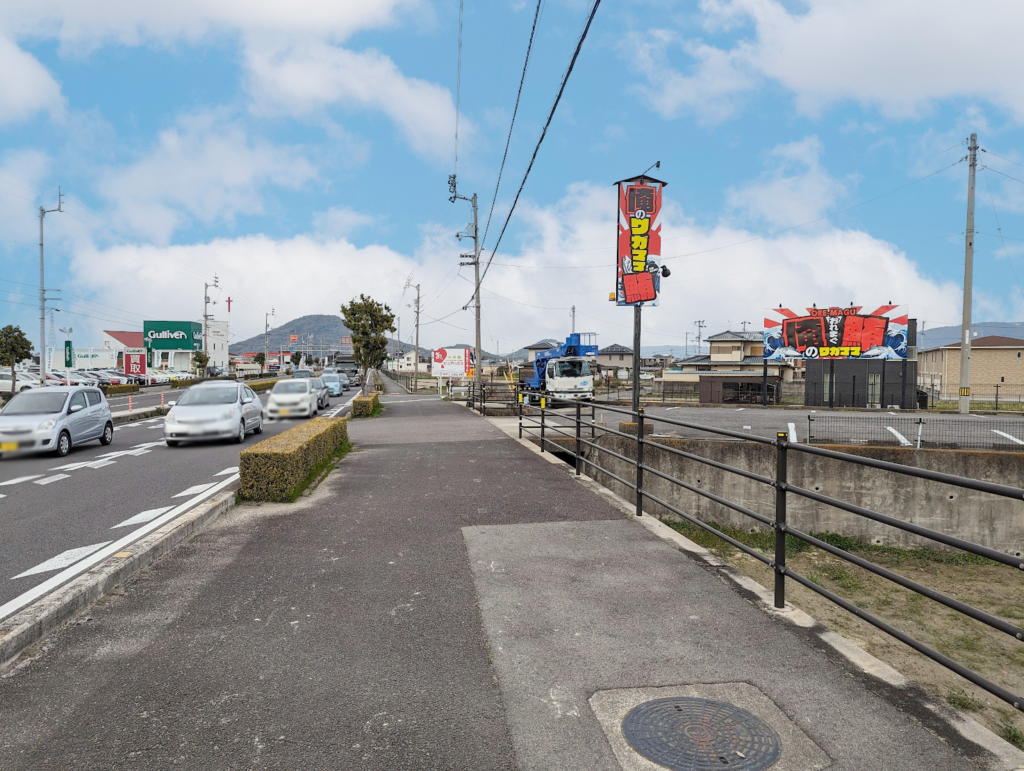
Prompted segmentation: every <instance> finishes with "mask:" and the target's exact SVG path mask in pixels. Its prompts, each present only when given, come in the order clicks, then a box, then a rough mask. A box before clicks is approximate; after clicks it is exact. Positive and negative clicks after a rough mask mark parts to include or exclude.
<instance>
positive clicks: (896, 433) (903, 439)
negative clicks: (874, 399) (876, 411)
mask: <svg viewBox="0 0 1024 771" xmlns="http://www.w3.org/2000/svg"><path fill="white" fill-rule="evenodd" d="M885 429H886V431H888V432H889V433H890V434H892V435H893V436H895V437H896V438H897V439H899V440H900V444H901V445H903V446H904V447H910V446H911V444H913V443H912V442H910V441H909V440H908V439H907V437H905V436H903V434H901V433H900V432H899V431H897V430H896V429H895V428H893V427H892V426H886V427H885ZM1022 444H1024V442H1022Z"/></svg>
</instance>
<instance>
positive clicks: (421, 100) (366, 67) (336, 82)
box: [246, 42, 472, 157]
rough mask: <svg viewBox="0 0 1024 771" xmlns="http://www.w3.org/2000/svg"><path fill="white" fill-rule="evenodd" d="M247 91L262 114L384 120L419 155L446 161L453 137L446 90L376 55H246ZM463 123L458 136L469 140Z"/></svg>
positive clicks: (289, 50)
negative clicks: (322, 113)
mask: <svg viewBox="0 0 1024 771" xmlns="http://www.w3.org/2000/svg"><path fill="white" fill-rule="evenodd" d="M246 65H247V67H248V70H249V73H250V75H249V80H250V91H251V92H252V95H253V98H254V100H255V105H256V109H257V110H259V111H261V112H269V113H280V112H284V113H287V114H292V115H302V114H306V113H310V112H313V111H318V110H321V109H322V108H324V107H325V106H327V105H332V104H341V105H342V106H346V107H357V108H363V109H370V110H374V111H377V112H381V113H383V114H385V115H387V116H388V117H389V118H391V120H392V121H393V122H394V123H395V125H396V126H397V127H398V129H399V131H400V133H401V134H402V136H403V137H404V138H405V139H406V141H407V142H408V143H409V144H410V145H411V146H412V147H413V149H414V150H416V151H417V152H418V153H421V154H423V155H431V156H439V157H448V156H449V155H450V154H451V152H452V146H453V144H452V143H453V142H454V139H453V137H454V135H455V104H454V101H453V100H452V95H451V93H450V92H449V91H448V89H446V88H442V87H441V86H438V85H436V84H434V83H429V82H427V81H425V80H420V79H418V78H410V77H406V76H405V75H403V74H402V72H401V71H400V70H399V69H398V67H397V66H396V65H395V63H394V62H393V61H392V60H391V59H390V58H389V57H387V56H385V55H384V54H383V53H381V52H380V51H372V50H371V51H364V52H360V53H356V52H354V51H349V50H347V49H344V48H339V47H336V46H332V45H327V44H326V43H312V42H307V43H304V44H303V45H300V46H299V45H297V46H288V47H283V48H277V47H268V46H252V45H251V46H249V47H247V49H246ZM471 130H472V129H471V127H470V126H469V124H468V122H463V123H462V124H461V125H460V132H461V133H462V135H463V136H464V137H468V135H469V134H470V132H471Z"/></svg>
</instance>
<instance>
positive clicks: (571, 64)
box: [466, 0, 601, 305]
mask: <svg viewBox="0 0 1024 771" xmlns="http://www.w3.org/2000/svg"><path fill="white" fill-rule="evenodd" d="M600 5H601V0H594V5H593V6H592V7H591V9H590V15H589V16H588V17H587V23H586V26H584V27H583V32H582V33H581V34H580V37H579V40H578V41H576V50H575V51H573V54H572V59H570V60H569V66H568V67H566V70H565V74H564V75H563V76H562V84H561V86H559V88H558V95H557V96H556V97H555V103H554V104H552V105H551V112H549V113H548V119H547V120H546V121H545V122H544V128H543V129H542V130H541V132H540V138H539V139H538V140H537V146H536V147H535V148H534V149H533V155H532V156H531V157H530V163H529V165H528V166H527V167H526V173H525V174H523V181H522V182H521V183H520V184H519V190H518V191H516V197H515V198H514V199H513V201H512V208H511V209H509V211H508V216H507V217H506V218H505V224H504V225H503V226H502V228H501V233H499V234H498V241H497V243H495V244H494V249H492V250H491V256H490V257H489V258H488V260H487V265H486V266H485V267H484V272H483V275H482V276H480V281H481V282H483V280H484V279H485V278H487V271H488V270H489V269H490V267H491V260H493V259H494V255H495V254H496V253H497V252H498V247H499V246H501V239H502V238H503V237H504V235H505V230H506V229H507V228H508V223H509V221H510V220H511V219H512V214H513V212H515V210H516V204H517V203H519V196H520V195H521V194H522V192H523V188H524V187H526V180H527V178H528V177H529V176H530V170H531V169H533V164H534V162H535V161H536V160H537V153H539V152H540V146H541V144H542V143H543V142H544V137H546V136H547V133H548V128H549V127H550V126H551V121H552V119H553V118H554V117H555V110H557V109H558V103H559V102H561V101H562V94H563V93H565V86H566V84H567V83H568V82H569V76H570V75H572V70H573V67H575V66H576V59H578V58H579V55H580V50H581V49H582V48H583V43H584V41H585V40H586V39H587V33H588V32H589V31H590V25H591V24H592V23H593V21H594V15H595V14H596V13H597V9H598V7H599V6H600ZM469 302H472V298H470V300H469ZM469 302H467V303H466V304H467V305H468V304H469Z"/></svg>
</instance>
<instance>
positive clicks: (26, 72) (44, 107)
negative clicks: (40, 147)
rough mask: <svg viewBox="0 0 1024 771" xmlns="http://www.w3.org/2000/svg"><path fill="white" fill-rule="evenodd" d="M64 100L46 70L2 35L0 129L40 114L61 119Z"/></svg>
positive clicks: (0, 38) (0, 50) (0, 37)
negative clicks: (44, 113)
mask: <svg viewBox="0 0 1024 771" xmlns="http://www.w3.org/2000/svg"><path fill="white" fill-rule="evenodd" d="M63 109H64V97H62V96H61V93H60V86H59V85H58V84H57V81H55V80H54V79H53V76H51V75H50V73H49V72H48V71H47V69H46V68H45V67H44V66H43V65H42V64H40V63H39V61H38V60H37V59H36V58H35V57H34V56H32V55H31V54H29V53H26V52H25V51H23V50H21V49H20V48H18V46H17V45H15V43H14V42H13V41H12V40H9V39H8V38H6V37H4V36H3V35H0V125H3V124H6V123H14V122H16V121H22V120H26V119H28V118H31V117H32V116H33V115H35V114H36V113H39V112H44V111H48V112H49V113H50V114H51V115H60V114H61V113H62V112H63Z"/></svg>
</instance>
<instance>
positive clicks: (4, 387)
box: [0, 369, 39, 394]
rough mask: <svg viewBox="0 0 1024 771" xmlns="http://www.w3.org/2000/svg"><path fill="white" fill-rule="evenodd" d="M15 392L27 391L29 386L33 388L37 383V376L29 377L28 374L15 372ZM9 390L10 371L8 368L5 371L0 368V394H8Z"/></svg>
mask: <svg viewBox="0 0 1024 771" xmlns="http://www.w3.org/2000/svg"><path fill="white" fill-rule="evenodd" d="M14 382H15V392H17V393H21V392H22V391H27V390H28V389H29V388H35V387H36V386H37V385H39V376H38V375H36V376H35V377H30V376H29V375H27V374H25V373H22V372H17V373H15V380H14ZM10 392H11V371H10V370H9V369H8V370H7V371H6V372H4V371H2V370H0V394H9V393H10Z"/></svg>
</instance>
